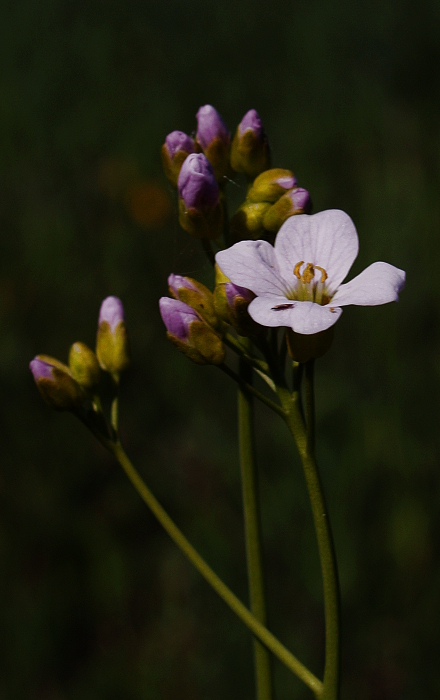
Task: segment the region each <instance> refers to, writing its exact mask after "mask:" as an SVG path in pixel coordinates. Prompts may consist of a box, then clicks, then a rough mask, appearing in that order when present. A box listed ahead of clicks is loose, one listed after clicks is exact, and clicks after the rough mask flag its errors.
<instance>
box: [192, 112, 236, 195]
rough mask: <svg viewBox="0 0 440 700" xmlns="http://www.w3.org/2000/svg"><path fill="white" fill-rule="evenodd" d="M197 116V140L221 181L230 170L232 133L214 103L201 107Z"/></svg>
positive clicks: (218, 179)
mask: <svg viewBox="0 0 440 700" xmlns="http://www.w3.org/2000/svg"><path fill="white" fill-rule="evenodd" d="M196 117H197V133H196V141H197V143H198V144H199V145H200V147H201V149H202V151H203V153H204V154H205V156H206V157H207V159H208V160H209V162H210V163H211V165H212V167H213V169H214V173H215V177H216V179H217V181H218V182H220V181H221V180H222V179H223V177H224V176H225V175H226V174H227V173H228V172H229V152H230V149H231V134H230V133H229V131H228V128H227V127H226V124H225V123H224V121H223V119H222V118H221V116H220V114H219V113H218V112H217V110H216V109H215V108H214V107H213V106H212V105H204V106H203V107H200V109H199V111H198V112H197V114H196Z"/></svg>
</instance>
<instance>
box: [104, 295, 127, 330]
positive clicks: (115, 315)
mask: <svg viewBox="0 0 440 700" xmlns="http://www.w3.org/2000/svg"><path fill="white" fill-rule="evenodd" d="M103 321H106V322H107V323H108V325H109V326H110V331H111V332H112V333H114V332H115V330H116V328H117V326H118V324H119V323H120V322H121V321H125V315H124V307H123V306H122V302H121V300H120V299H118V297H107V298H106V299H104V301H103V302H102V304H101V308H100V310H99V319H98V326H100V325H101V323H102V322H103Z"/></svg>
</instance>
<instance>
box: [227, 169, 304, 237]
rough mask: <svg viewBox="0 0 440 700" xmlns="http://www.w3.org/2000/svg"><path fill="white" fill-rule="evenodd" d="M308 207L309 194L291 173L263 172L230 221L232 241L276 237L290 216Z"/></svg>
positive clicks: (282, 170)
mask: <svg viewBox="0 0 440 700" xmlns="http://www.w3.org/2000/svg"><path fill="white" fill-rule="evenodd" d="M310 207H311V202H310V195H309V193H308V192H307V190H305V189H304V188H302V187H299V186H298V183H297V180H296V177H295V175H294V174H293V173H292V172H291V171H290V170H284V169H283V168H271V169H270V170H265V171H264V172H262V173H261V174H260V175H258V177H256V178H255V180H254V182H253V183H252V184H251V186H250V187H249V190H248V193H247V197H246V200H245V202H244V203H243V204H242V205H241V206H240V207H239V208H238V210H237V211H236V212H235V214H234V216H233V217H232V219H231V223H230V226H231V231H232V234H233V238H234V240H235V241H240V240H247V239H249V238H252V239H253V240H256V239H258V238H263V237H265V236H266V234H267V233H270V234H274V233H277V232H278V230H279V229H280V228H281V226H282V224H283V223H284V222H285V221H286V220H287V219H288V218H289V217H290V216H295V214H306V213H308V212H309V211H310Z"/></svg>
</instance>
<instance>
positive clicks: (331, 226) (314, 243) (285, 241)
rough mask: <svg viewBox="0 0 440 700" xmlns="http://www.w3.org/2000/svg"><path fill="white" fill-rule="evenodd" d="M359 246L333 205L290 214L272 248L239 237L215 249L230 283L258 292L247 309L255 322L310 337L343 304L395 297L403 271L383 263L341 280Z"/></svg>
mask: <svg viewBox="0 0 440 700" xmlns="http://www.w3.org/2000/svg"><path fill="white" fill-rule="evenodd" d="M358 248H359V244H358V236H357V232H356V229H355V227H354V224H353V222H352V220H351V219H350V217H349V216H348V215H347V214H345V212H343V211H339V210H337V209H332V210H329V211H323V212H319V213H318V214H314V215H313V216H309V215H307V214H301V215H298V216H292V217H290V218H289V219H287V221H286V222H285V223H284V224H283V225H282V227H281V228H280V230H279V233H278V235H277V237H276V240H275V246H274V247H272V246H271V245H270V244H269V243H267V242H266V241H241V242H240V243H236V244H235V245H234V246H232V247H231V248H228V249H227V250H223V251H220V252H219V253H217V255H216V261H217V263H218V265H219V266H220V268H221V269H222V271H223V273H224V274H225V275H227V276H228V277H229V279H230V280H231V282H233V283H234V284H237V285H240V286H242V287H246V288H247V289H250V290H251V291H252V292H254V294H256V295H257V296H256V298H255V299H254V300H253V301H252V302H251V303H250V304H249V307H248V312H249V315H250V316H251V317H252V318H253V319H254V321H256V322H257V323H259V324H261V325H262V326H269V327H277V326H286V327H288V328H291V329H292V331H294V332H295V333H298V334H304V335H311V334H315V333H320V332H322V331H325V330H326V329H327V328H330V327H331V326H333V324H334V323H335V322H336V321H337V320H338V318H339V317H340V315H341V313H342V308H341V307H343V306H347V305H349V304H356V305H359V306H375V305H377V304H387V303H388V302H390V301H397V299H398V293H399V292H400V290H401V289H402V288H403V286H404V284H405V273H404V272H403V270H399V269H398V268H397V267H394V266H393V265H389V264H388V263H385V262H376V263H373V264H372V265H370V266H369V267H367V268H366V269H365V270H364V271H363V272H361V274H360V275H358V276H357V277H355V278H354V279H352V280H351V281H350V282H347V283H346V284H342V281H343V280H344V278H345V277H346V275H347V273H348V271H349V269H350V267H351V266H352V264H353V262H354V260H355V258H356V256H357V253H358Z"/></svg>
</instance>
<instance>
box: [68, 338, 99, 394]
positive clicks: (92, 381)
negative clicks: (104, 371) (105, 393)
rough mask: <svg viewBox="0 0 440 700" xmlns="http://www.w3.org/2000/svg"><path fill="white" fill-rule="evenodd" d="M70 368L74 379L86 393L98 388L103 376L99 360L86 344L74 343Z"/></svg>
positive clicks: (70, 355) (70, 354)
mask: <svg viewBox="0 0 440 700" xmlns="http://www.w3.org/2000/svg"><path fill="white" fill-rule="evenodd" d="M69 368H70V371H71V373H72V377H73V378H74V379H76V381H77V382H78V384H79V385H80V386H82V387H83V388H84V389H85V390H86V391H88V392H91V391H92V390H93V389H95V388H96V387H97V386H98V384H99V378H100V374H101V369H100V367H99V362H98V358H97V357H96V355H95V353H94V352H93V350H91V349H90V348H89V347H87V345H86V344H85V343H74V344H73V345H72V346H71V348H70V352H69Z"/></svg>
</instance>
